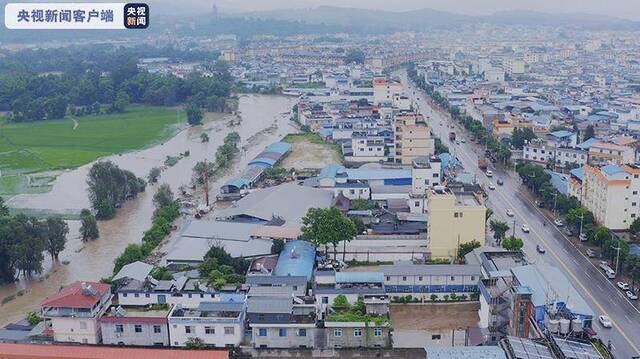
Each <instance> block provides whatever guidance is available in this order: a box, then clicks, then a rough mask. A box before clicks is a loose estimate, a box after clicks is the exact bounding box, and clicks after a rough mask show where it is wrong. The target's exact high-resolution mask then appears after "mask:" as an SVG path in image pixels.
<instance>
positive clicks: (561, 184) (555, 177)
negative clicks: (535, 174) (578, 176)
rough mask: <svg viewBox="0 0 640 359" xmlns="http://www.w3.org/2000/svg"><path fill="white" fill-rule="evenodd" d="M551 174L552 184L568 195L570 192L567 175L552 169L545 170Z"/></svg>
mask: <svg viewBox="0 0 640 359" xmlns="http://www.w3.org/2000/svg"><path fill="white" fill-rule="evenodd" d="M545 172H546V173H548V174H549V175H550V176H551V179H550V182H551V185H552V186H553V187H554V188H555V189H557V190H558V192H560V193H562V194H564V195H566V194H567V193H569V189H568V185H567V177H566V175H563V174H560V173H557V172H553V171H550V170H545Z"/></svg>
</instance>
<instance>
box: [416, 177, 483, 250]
mask: <svg viewBox="0 0 640 359" xmlns="http://www.w3.org/2000/svg"><path fill="white" fill-rule="evenodd" d="M486 212H487V208H486V207H485V206H484V202H483V200H482V198H481V197H480V196H477V195H474V194H454V193H453V192H451V190H449V189H447V188H444V187H436V188H434V189H433V190H428V191H427V218H428V220H427V246H428V248H429V250H430V252H431V258H443V259H451V258H455V257H456V256H457V253H458V247H459V245H461V244H463V243H467V242H471V241H474V240H476V241H478V242H480V244H481V245H484V244H485V225H486V218H485V215H486Z"/></svg>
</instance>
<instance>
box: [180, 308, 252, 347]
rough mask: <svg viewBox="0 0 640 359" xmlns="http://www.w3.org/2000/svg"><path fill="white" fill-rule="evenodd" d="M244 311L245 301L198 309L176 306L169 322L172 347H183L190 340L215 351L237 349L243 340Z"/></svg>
mask: <svg viewBox="0 0 640 359" xmlns="http://www.w3.org/2000/svg"><path fill="white" fill-rule="evenodd" d="M244 307H245V303H244V301H242V302H230V301H226V302H202V303H200V305H198V307H197V308H183V307H182V306H181V305H175V306H174V307H173V308H172V309H171V312H170V313H169V320H168V322H169V338H170V340H171V346H176V347H183V346H186V343H187V342H188V341H189V339H190V338H200V339H202V340H203V341H204V343H205V344H206V345H208V346H213V347H217V348H224V347H235V346H238V345H240V342H241V341H242V339H243V337H244V315H245V308H244Z"/></svg>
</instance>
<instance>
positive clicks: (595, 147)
mask: <svg viewBox="0 0 640 359" xmlns="http://www.w3.org/2000/svg"><path fill="white" fill-rule="evenodd" d="M635 152H636V151H635V148H633V147H632V146H627V145H623V144H617V143H614V142H607V141H596V142H594V143H593V144H591V146H590V147H589V164H591V165H594V166H601V165H608V164H618V165H622V164H625V163H633V162H635Z"/></svg>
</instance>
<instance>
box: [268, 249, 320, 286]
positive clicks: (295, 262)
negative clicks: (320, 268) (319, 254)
mask: <svg viewBox="0 0 640 359" xmlns="http://www.w3.org/2000/svg"><path fill="white" fill-rule="evenodd" d="M315 259H316V249H315V247H314V246H313V244H311V243H310V242H307V241H302V240H296V241H289V242H287V243H286V244H285V245H284V249H283V250H282V252H280V256H279V257H278V263H277V264H276V268H275V270H274V274H275V275H278V276H304V277H306V278H307V280H311V275H312V274H313V266H314V264H315Z"/></svg>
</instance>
